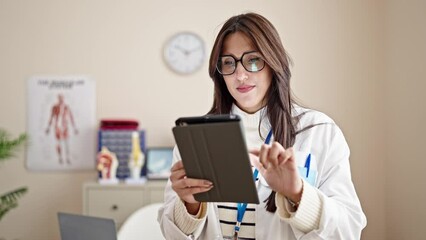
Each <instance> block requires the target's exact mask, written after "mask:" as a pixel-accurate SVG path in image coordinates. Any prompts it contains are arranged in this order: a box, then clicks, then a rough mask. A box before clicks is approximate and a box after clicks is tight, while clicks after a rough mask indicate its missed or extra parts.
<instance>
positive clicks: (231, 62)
mask: <svg viewBox="0 0 426 240" xmlns="http://www.w3.org/2000/svg"><path fill="white" fill-rule="evenodd" d="M223 65H224V66H233V65H234V61H231V60H225V61H224V62H223Z"/></svg>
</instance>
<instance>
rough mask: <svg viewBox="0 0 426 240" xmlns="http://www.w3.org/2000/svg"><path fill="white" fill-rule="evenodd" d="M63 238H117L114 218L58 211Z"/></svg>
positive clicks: (95, 239)
mask: <svg viewBox="0 0 426 240" xmlns="http://www.w3.org/2000/svg"><path fill="white" fill-rule="evenodd" d="M58 219H59V227H60V231H61V239H62V240H97V239H99V240H117V232H116V230H115V223H114V221H113V220H112V219H106V218H97V217H89V216H83V215H76V214H69V213H58Z"/></svg>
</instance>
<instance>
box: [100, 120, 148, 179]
mask: <svg viewBox="0 0 426 240" xmlns="http://www.w3.org/2000/svg"><path fill="white" fill-rule="evenodd" d="M138 125H139V124H138V122H137V121H134V120H110V119H109V120H101V126H100V130H99V132H98V151H101V149H102V147H104V146H105V147H107V148H108V150H109V151H111V152H114V153H115V155H116V156H117V159H118V163H119V164H118V167H117V171H116V177H117V178H118V179H120V180H124V179H126V178H129V177H130V169H129V158H130V156H131V153H132V134H133V132H135V131H137V132H138V133H139V143H140V144H139V145H140V150H141V151H142V153H143V154H145V153H146V148H145V130H140V129H137V127H138ZM135 127H136V128H135ZM144 162H145V164H144V165H143V167H142V170H141V177H145V176H146V171H147V169H146V159H145V161H144Z"/></svg>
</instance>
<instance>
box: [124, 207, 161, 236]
mask: <svg viewBox="0 0 426 240" xmlns="http://www.w3.org/2000/svg"><path fill="white" fill-rule="evenodd" d="M162 205H163V204H162V203H153V204H150V205H147V206H144V207H142V208H140V209H138V210H137V211H135V212H134V213H132V215H130V216H129V217H128V218H127V219H126V221H125V222H124V223H123V225H121V228H120V230H119V231H118V240H141V239H150V240H157V239H158V240H164V237H163V235H162V234H161V230H160V225H159V223H158V222H157V214H158V209H159V208H160V207H161V206H162Z"/></svg>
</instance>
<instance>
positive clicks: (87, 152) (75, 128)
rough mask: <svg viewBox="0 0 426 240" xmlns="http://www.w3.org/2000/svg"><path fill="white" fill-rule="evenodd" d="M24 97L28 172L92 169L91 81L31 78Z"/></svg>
mask: <svg viewBox="0 0 426 240" xmlns="http://www.w3.org/2000/svg"><path fill="white" fill-rule="evenodd" d="M27 95H28V104H27V131H28V135H29V144H28V151H27V167H28V169H30V170H77V169H94V167H95V158H96V128H97V126H96V117H95V113H96V109H95V108H96V97H95V83H94V81H92V80H90V79H89V78H88V77H80V76H64V77H53V76H52V77H33V78H31V79H29V81H28V91H27Z"/></svg>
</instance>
